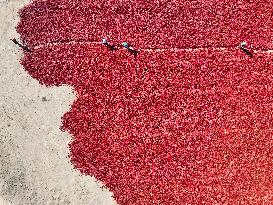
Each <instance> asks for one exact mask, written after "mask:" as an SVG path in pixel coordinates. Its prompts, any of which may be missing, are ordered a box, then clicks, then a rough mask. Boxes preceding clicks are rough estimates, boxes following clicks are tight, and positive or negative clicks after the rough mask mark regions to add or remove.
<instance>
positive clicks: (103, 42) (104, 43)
mask: <svg viewBox="0 0 273 205" xmlns="http://www.w3.org/2000/svg"><path fill="white" fill-rule="evenodd" d="M102 44H103V45H105V46H107V48H109V49H110V50H112V51H114V50H116V47H115V45H114V44H112V45H111V44H110V43H109V42H108V41H107V39H106V38H103V39H102Z"/></svg>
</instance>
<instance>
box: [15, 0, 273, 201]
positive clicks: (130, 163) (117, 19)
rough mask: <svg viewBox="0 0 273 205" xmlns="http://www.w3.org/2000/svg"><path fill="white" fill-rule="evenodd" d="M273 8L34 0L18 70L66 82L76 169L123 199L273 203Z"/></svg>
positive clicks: (67, 125) (243, 2) (243, 1)
mask: <svg viewBox="0 0 273 205" xmlns="http://www.w3.org/2000/svg"><path fill="white" fill-rule="evenodd" d="M272 8H273V2H271V1H266V0H204V1H190V0H180V1H178V0H169V1H167V0H155V1H144V0H132V1H127V0H126V1H121V0H119V1H118V0H108V1H106V0H105V1H103V0H97V1H91V0H85V1H81V0H44V1H42V0H35V1H33V2H32V3H30V4H29V5H27V6H26V7H24V8H23V9H22V10H20V17H21V21H20V23H19V25H18V27H17V30H18V32H19V33H20V35H21V41H22V42H23V43H24V44H25V45H26V46H28V48H29V49H30V50H31V52H27V51H25V53H24V57H23V59H22V61H21V63H22V65H23V66H24V68H25V70H26V71H27V72H28V73H29V75H31V76H32V77H33V78H35V79H37V80H38V81H39V82H40V83H41V84H43V85H46V86H60V85H69V86H71V87H73V89H74V90H75V92H76V94H77V100H76V101H75V102H74V103H73V105H72V107H71V110H70V111H69V112H67V113H66V114H65V115H64V116H63V122H62V123H63V124H62V129H63V130H64V131H67V132H69V133H70V134H71V135H72V136H73V140H72V141H71V143H70V151H71V156H70V157H71V162H72V164H73V165H74V167H75V168H76V169H77V170H79V171H80V172H82V173H83V174H85V175H90V176H94V177H95V178H96V179H97V180H100V181H101V182H103V184H104V185H105V186H106V187H108V188H109V189H110V190H111V191H112V192H113V194H114V198H115V200H116V201H117V202H118V204H121V205H153V204H164V205H181V204H192V205H199V204H208V205H209V204H219V205H220V204H230V205H234V204H273V121H272V120H273V66H272V63H273V55H272V52H271V50H270V49H271V48H272V42H273V27H272V26H273V24H272V23H273V21H272V20H273V19H272V18H273V17H272V16H273V13H272V12H273V10H272ZM102 38H107V39H109V41H110V42H111V43H113V44H115V45H120V44H121V43H122V42H125V41H126V42H129V43H130V44H131V45H132V46H133V47H134V48H135V49H138V51H139V53H138V55H137V56H134V55H132V54H131V53H130V52H128V50H127V49H124V48H122V47H119V46H117V48H118V49H117V50H110V49H108V48H107V46H105V45H103V44H102V43H100V42H101V39H102ZM243 41H246V42H247V46H248V48H249V49H250V51H251V52H252V53H251V55H247V53H246V52H244V51H243V50H242V49H240V43H241V42H243Z"/></svg>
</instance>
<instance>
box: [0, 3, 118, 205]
mask: <svg viewBox="0 0 273 205" xmlns="http://www.w3.org/2000/svg"><path fill="white" fill-rule="evenodd" d="M26 3H28V1H27V0H0V205H8V204H14V205H29V204H33V205H57V204H61V205H63V204H64V205H68V204H73V205H74V204H75V205H112V204H116V203H115V202H114V200H113V199H112V198H111V193H110V192H109V191H108V190H105V189H104V188H101V186H100V184H99V183H97V182H96V180H95V179H94V178H92V177H90V176H81V175H80V173H79V172H78V171H77V170H74V169H73V165H72V164H71V163H70V161H69V158H68V154H69V150H68V147H67V146H68V143H69V142H70V140H71V138H70V136H69V135H68V134H67V133H64V132H62V131H60V129H59V127H60V124H61V116H62V115H63V114H64V113H65V112H67V111H68V110H69V107H70V105H71V103H72V102H73V100H74V99H75V96H74V94H73V92H72V89H71V88H69V87H65V86H63V87H52V88H46V87H44V86H41V85H39V83H38V82H37V81H36V80H34V79H32V78H31V77H30V76H29V75H28V74H27V73H26V72H25V71H24V69H23V68H22V66H21V65H20V63H19V60H20V58H21V57H22V53H21V51H20V50H19V49H18V47H17V46H16V45H14V44H13V43H12V42H11V41H10V39H11V38H14V37H16V38H18V34H17V33H16V31H15V26H16V24H17V22H18V16H17V11H18V9H19V8H21V7H23V6H24V4H26Z"/></svg>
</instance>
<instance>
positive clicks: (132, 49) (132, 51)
mask: <svg viewBox="0 0 273 205" xmlns="http://www.w3.org/2000/svg"><path fill="white" fill-rule="evenodd" d="M121 45H122V46H123V47H124V48H126V49H127V50H128V51H129V52H130V53H132V54H134V56H135V57H136V56H137V54H138V53H139V51H137V50H136V49H134V48H133V47H132V46H131V45H130V44H129V43H128V42H123V43H122V44H121Z"/></svg>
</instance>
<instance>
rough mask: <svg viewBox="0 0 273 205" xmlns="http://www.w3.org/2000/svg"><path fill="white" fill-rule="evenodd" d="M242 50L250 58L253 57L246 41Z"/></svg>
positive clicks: (241, 45) (242, 45)
mask: <svg viewBox="0 0 273 205" xmlns="http://www.w3.org/2000/svg"><path fill="white" fill-rule="evenodd" d="M240 49H241V50H242V51H244V52H245V53H246V54H247V55H248V56H249V57H253V54H252V52H251V51H250V49H249V48H247V43H246V42H245V41H244V42H242V43H241V44H240Z"/></svg>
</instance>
